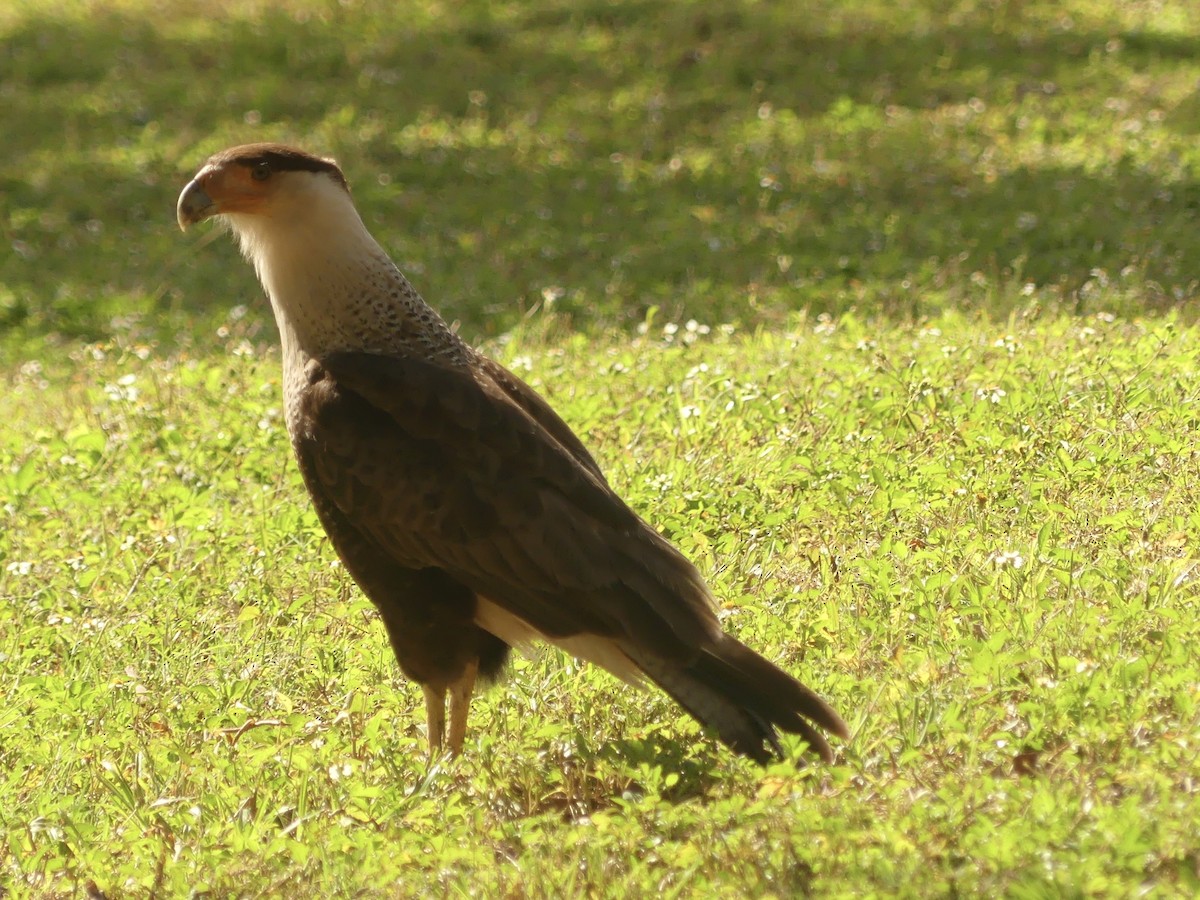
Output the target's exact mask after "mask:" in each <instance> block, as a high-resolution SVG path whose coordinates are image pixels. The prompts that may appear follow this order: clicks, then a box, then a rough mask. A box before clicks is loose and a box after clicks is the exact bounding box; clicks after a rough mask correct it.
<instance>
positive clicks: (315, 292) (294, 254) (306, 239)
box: [226, 172, 404, 360]
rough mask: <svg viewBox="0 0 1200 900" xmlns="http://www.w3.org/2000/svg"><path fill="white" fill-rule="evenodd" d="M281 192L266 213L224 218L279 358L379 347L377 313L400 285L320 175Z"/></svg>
mask: <svg viewBox="0 0 1200 900" xmlns="http://www.w3.org/2000/svg"><path fill="white" fill-rule="evenodd" d="M283 177H287V178H289V179H290V180H291V181H292V184H289V185H288V190H287V191H286V192H283V191H280V192H278V193H279V194H280V195H282V196H281V197H280V198H279V199H278V200H277V202H275V203H274V205H273V206H272V207H271V209H270V210H268V211H266V212H265V213H256V214H254V215H247V214H240V213H232V214H227V215H226V218H227V219H228V220H229V224H230V225H231V227H232V228H233V231H234V233H235V234H236V235H237V238H238V243H239V244H240V246H241V249H242V253H243V254H245V256H246V258H247V259H248V260H250V262H251V263H253V264H254V270H255V272H257V273H258V280H259V281H260V282H261V283H262V286H263V289H264V290H265V291H266V292H267V296H268V297H269V298H270V301H271V306H272V308H273V310H274V312H275V321H276V323H277V324H278V325H279V332H280V338H281V340H282V342H283V350H284V357H285V360H287V358H288V357H289V356H293V355H295V353H296V352H297V351H299V353H300V354H302V355H303V356H304V357H313V356H320V355H322V354H325V353H327V352H330V351H333V350H360V349H386V348H375V347H372V346H371V345H373V344H376V343H378V335H377V334H374V333H372V332H375V331H377V325H376V322H377V319H376V318H375V316H374V315H372V314H369V313H370V312H372V311H371V310H369V309H368V307H375V308H376V311H377V308H378V305H379V300H380V298H381V297H386V296H387V294H388V293H389V291H388V288H389V287H392V286H393V285H398V284H400V283H403V282H404V278H403V276H402V275H401V274H400V272H399V271H398V270H397V269H396V267H395V266H394V265H393V264H392V262H391V260H390V259H389V258H388V256H387V254H386V253H385V252H384V251H383V248H381V247H380V246H379V244H378V243H376V241H375V239H374V238H373V237H371V234H370V232H368V231H367V228H366V226H365V225H364V224H363V221H362V219H361V217H360V216H359V215H358V211H357V210H356V209H355V208H354V203H353V201H352V200H351V199H350V194H349V193H348V192H347V191H346V190H345V189H344V188H343V187H342V186H341V185H339V184H336V183H335V182H334V181H333V180H332V179H330V178H329V177H328V176H326V175H324V174H322V173H310V172H289V173H287V174H286V175H284V176H283Z"/></svg>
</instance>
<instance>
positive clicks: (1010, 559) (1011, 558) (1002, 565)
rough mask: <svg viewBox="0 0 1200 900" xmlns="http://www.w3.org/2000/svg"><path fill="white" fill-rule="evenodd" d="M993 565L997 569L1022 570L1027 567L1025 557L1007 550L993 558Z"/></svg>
mask: <svg viewBox="0 0 1200 900" xmlns="http://www.w3.org/2000/svg"><path fill="white" fill-rule="evenodd" d="M992 564H993V565H994V566H995V567H996V568H997V569H1006V568H1008V569H1020V568H1021V567H1022V566H1024V565H1025V557H1023V556H1022V555H1021V554H1020V553H1018V552H1016V551H1015V550H1005V551H1004V552H1003V553H996V554H994V555H993V556H992Z"/></svg>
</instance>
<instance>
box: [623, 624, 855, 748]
mask: <svg viewBox="0 0 1200 900" xmlns="http://www.w3.org/2000/svg"><path fill="white" fill-rule="evenodd" d="M622 649H623V650H624V652H625V654H626V655H628V656H629V658H630V659H632V660H633V661H634V663H636V664H637V666H638V667H639V668H640V669H641V670H642V671H643V672H645V673H646V675H647V676H649V677H650V678H651V679H652V680H653V681H654V682H655V683H656V684H658V686H659V687H661V688H662V689H663V690H664V691H666V692H667V693H668V694H670V695H671V697H673V698H674V699H675V701H676V702H677V703H679V705H680V706H682V707H683V708H684V709H685V710H687V711H688V713H690V714H691V716H692V717H693V718H694V719H696V721H698V722H700V724H702V725H705V726H707V727H708V728H711V729H712V730H713V731H714V732H715V733H716V736H717V738H718V739H719V740H721V741H722V742H723V743H725V744H727V745H729V746H730V747H731V748H733V749H734V750H736V751H737V752H739V753H743V754H745V755H746V756H749V757H751V758H752V759H754V760H757V761H758V762H767V761H768V760H769V759H770V758H771V756H772V755H775V756H782V755H783V751H782V748H781V747H780V746H779V738H778V734H777V732H776V728H779V729H782V730H783V731H787V732H791V733H793V734H799V735H800V736H801V737H803V738H804V740H805V741H807V742H808V745H809V747H811V748H812V749H813V750H814V751H816V752H817V753H819V754H820V755H821V758H822V759H824V760H825V761H826V762H828V761H830V760H832V759H833V751H832V750H831V749H830V747H829V743H828V741H826V740H825V737H824V736H823V735H822V734H821V732H820V731H818V730H817V727H815V726H819V727H820V728H823V729H825V731H827V732H829V733H830V734H835V735H837V736H838V737H841V738H847V737H849V729H847V727H846V723H845V722H843V721H842V718H841V716H839V715H838V714H837V713H836V712H834V710H833V708H832V707H831V706H830V705H829V704H828V703H826V702H825V701H824V700H822V699H821V698H820V697H818V696H817V695H816V693H814V692H813V691H812V690H810V689H809V688H807V687H805V686H804V685H802V684H801V683H800V682H799V681H797V680H796V679H795V678H793V677H792V676H791V675H788V674H787V673H786V672H784V671H783V670H782V669H780V668H778V667H777V666H775V665H774V664H772V663H770V662H768V661H767V660H765V659H763V657H761V656H759V655H758V654H757V653H755V652H754V651H753V650H751V649H750V648H749V647H747V646H746V645H745V644H742V643H741V642H739V641H738V640H736V639H735V638H732V637H730V636H729V635H727V634H722V635H720V636H719V637H718V638H717V639H716V640H715V641H713V643H712V644H711V645H710V646H709V647H707V648H706V649H705V650H703V651H702V652H701V653H700V655H699V656H698V657H696V658H695V659H694V660H693V661H691V662H690V663H683V662H678V661H674V660H669V659H664V658H663V657H660V656H657V655H655V654H653V653H648V652H646V651H645V650H644V649H641V648H637V647H632V646H625V647H622Z"/></svg>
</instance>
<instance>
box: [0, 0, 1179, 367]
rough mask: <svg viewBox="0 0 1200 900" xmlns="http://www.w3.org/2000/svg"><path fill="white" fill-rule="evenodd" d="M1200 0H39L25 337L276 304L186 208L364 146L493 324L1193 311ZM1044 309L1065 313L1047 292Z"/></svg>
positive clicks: (362, 192) (5, 176) (135, 328)
mask: <svg viewBox="0 0 1200 900" xmlns="http://www.w3.org/2000/svg"><path fill="white" fill-rule="evenodd" d="M1198 35H1200V10H1198V8H1197V5H1196V4H1195V3H1193V2H1192V0H1119V2H1118V0H1108V2H1103V0H1066V2H1048V0H887V2H881V0H805V2H803V3H795V2H782V0H781V2H753V0H733V2H730V0H690V2H676V0H671V2H667V0H619V2H582V3H581V2H575V0H520V2H482V0H470V2H463V3H456V4H451V5H445V4H443V3H440V2H436V0H413V2H403V3H396V2H392V0H359V2H356V0H338V2H334V0H286V2H249V0H206V2H202V3H199V4H197V3H194V2H186V3H185V2H182V0H157V2H152V0H113V2H94V0H93V2H89V0H58V2H43V0H13V2H9V3H7V4H5V6H4V8H3V10H0V133H3V134H4V136H5V137H4V152H3V154H2V155H0V229H2V231H3V233H2V235H0V237H2V238H3V245H4V247H3V253H0V329H2V332H0V333H2V334H3V336H4V337H3V339H0V353H2V354H3V357H2V360H3V361H7V362H8V363H9V364H12V363H14V362H17V361H19V360H21V359H24V358H26V357H28V356H30V355H31V354H36V353H38V352H40V350H39V348H41V347H42V346H44V345H45V344H47V342H49V343H50V344H54V343H58V342H62V341H64V340H66V341H71V342H74V341H76V340H78V339H82V340H87V341H93V340H95V341H110V340H115V341H118V342H154V341H158V342H166V343H169V344H171V345H176V346H177V345H179V344H184V345H187V344H195V343H197V342H198V343H199V345H201V346H203V345H205V344H206V343H208V342H211V341H213V340H214V338H213V337H212V335H213V332H214V331H215V329H216V328H217V326H218V325H219V324H220V323H221V322H224V321H225V320H226V319H227V316H228V311H229V310H230V309H231V308H234V307H239V306H245V307H246V308H247V312H246V316H245V318H244V321H245V326H244V327H245V328H246V329H247V330H248V331H249V332H250V333H252V334H260V333H261V335H262V338H263V339H264V340H266V339H267V338H268V337H269V332H265V333H264V332H262V326H263V325H264V322H265V317H266V316H267V315H268V313H267V309H266V306H265V304H264V303H262V302H260V298H259V291H258V288H257V286H256V285H255V284H254V282H253V280H252V276H251V274H250V272H249V270H248V269H247V268H246V267H245V266H244V265H243V264H242V263H241V261H240V260H238V259H237V258H236V250H235V249H234V248H233V247H232V246H231V245H229V244H228V242H226V241H219V242H218V244H219V246H218V247H213V248H208V249H205V250H204V251H203V252H200V251H199V249H198V247H197V245H196V238H194V237H192V236H190V235H189V236H188V237H183V236H181V235H180V234H179V233H178V231H177V230H176V227H175V223H174V202H175V197H176V195H177V193H178V191H179V189H180V187H181V186H182V185H183V184H184V183H185V182H186V181H187V179H188V178H189V177H190V175H191V173H192V172H194V170H195V169H196V168H197V167H198V166H199V165H200V164H201V163H202V161H203V160H204V158H205V157H206V156H207V155H208V154H209V153H210V152H213V151H215V150H218V149H221V148H222V147H224V146H226V145H229V144H232V143H240V142H245V141H251V140H260V139H278V140H285V141H290V142H294V143H297V144H300V145H302V146H304V147H306V148H308V149H310V150H313V151H316V152H322V153H329V154H332V155H335V156H336V157H337V158H338V159H339V161H340V162H341V163H342V165H343V167H344V169H345V171H346V173H347V175H348V177H349V178H350V180H351V183H352V185H353V187H354V191H355V194H356V197H357V199H358V203H359V206H360V208H361V210H362V212H363V215H364V218H365V219H366V220H367V222H368V224H369V226H370V227H371V228H372V230H373V231H374V232H375V234H376V236H377V237H378V238H379V239H380V240H381V242H382V243H383V244H384V246H385V247H387V248H388V249H389V250H390V251H391V252H392V253H393V255H394V257H395V258H396V260H397V262H398V263H399V264H400V266H401V267H402V268H403V269H404V270H405V271H406V272H407V273H408V274H409V276H410V277H411V278H412V280H413V281H414V282H415V283H416V284H417V286H418V288H419V289H420V290H422V292H423V293H424V294H425V296H426V297H427V299H429V300H430V301H431V302H433V303H434V304H435V305H437V306H438V307H439V308H440V309H441V310H442V311H443V313H444V314H445V315H446V316H447V318H450V319H455V320H459V321H460V322H461V324H462V328H463V333H464V334H465V335H466V336H467V337H468V338H471V339H476V338H480V337H484V336H487V335H489V334H496V333H499V332H502V331H504V330H506V329H509V328H511V327H512V326H513V325H514V324H516V323H517V322H519V321H520V320H521V318H522V317H523V316H529V315H532V314H534V313H535V312H537V311H541V310H545V309H547V308H551V309H553V310H554V311H555V312H556V313H557V314H558V317H557V321H560V322H562V323H564V324H566V325H569V326H571V327H574V328H578V329H584V330H588V329H593V328H607V327H613V326H616V327H622V328H631V327H634V326H635V325H636V324H637V323H639V322H641V321H643V320H644V319H645V317H646V315H647V314H648V311H649V310H651V309H654V308H657V309H658V310H659V311H660V312H659V315H660V316H661V317H666V318H681V319H682V318H688V317H694V318H696V319H698V320H700V321H701V322H705V323H717V322H727V321H733V322H739V323H741V324H747V325H757V324H770V323H772V322H774V321H777V320H779V319H781V318H782V317H783V316H784V315H786V313H787V312H789V311H792V310H795V309H800V308H807V309H810V310H812V311H814V312H823V311H828V312H833V313H836V312H841V311H845V310H850V309H853V310H856V311H858V312H859V313H860V314H867V315H877V314H878V315H884V316H889V317H890V316H898V317H906V318H920V317H922V316H926V315H933V314H936V313H937V312H938V311H940V310H942V309H944V308H946V307H949V306H956V307H965V308H969V309H975V308H978V309H982V310H985V311H987V312H988V313H989V314H991V315H997V316H999V315H1004V314H1006V312H1007V311H1008V310H1010V309H1011V308H1013V307H1014V306H1017V305H1028V304H1030V303H1037V304H1043V305H1051V304H1052V305H1056V306H1058V307H1060V308H1066V309H1068V310H1071V311H1075V310H1079V311H1095V310H1097V309H1112V308H1115V309H1116V311H1118V312H1138V311H1141V310H1146V311H1150V312H1153V311H1158V310H1163V309H1166V308H1169V307H1176V306H1180V307H1183V308H1185V309H1186V308H1187V306H1188V305H1189V301H1191V300H1192V299H1194V297H1195V295H1196V293H1197V283H1198V282H1200V230H1198V229H1197V228H1196V219H1197V206H1198V205H1200V181H1198V178H1200V176H1198V172H1200V142H1198V141H1197V135H1198V132H1200V96H1198V94H1197V85H1198V84H1200V43H1198ZM1030 298H1032V299H1030Z"/></svg>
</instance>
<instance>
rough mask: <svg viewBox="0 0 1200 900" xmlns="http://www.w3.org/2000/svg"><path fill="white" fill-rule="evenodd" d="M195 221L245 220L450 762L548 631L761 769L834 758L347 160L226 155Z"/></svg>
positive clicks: (351, 547) (310, 406) (332, 509)
mask: <svg viewBox="0 0 1200 900" xmlns="http://www.w3.org/2000/svg"><path fill="white" fill-rule="evenodd" d="M177 213H178V218H179V224H180V226H181V227H182V228H185V229H186V228H187V227H188V226H189V225H194V224H195V223H197V222H200V221H201V220H203V219H207V218H209V217H211V216H217V217H219V218H221V219H224V220H225V222H227V223H228V225H229V226H230V227H231V228H232V230H233V233H234V234H235V235H236V236H237V240H238V243H239V244H240V245H241V249H242V252H243V254H245V256H246V258H247V259H248V260H249V261H250V262H251V263H253V264H254V269H255V271H256V272H257V273H258V278H259V280H260V281H261V282H262V286H263V288H264V289H265V290H266V293H267V297H268V298H269V299H270V302H271V307H272V309H273V310H274V312H275V321H276V323H277V324H278V326H279V335H280V338H281V341H282V344H283V395H284V408H285V415H286V419H287V429H288V433H289V435H290V436H291V439H292V447H293V448H294V450H295V452H296V458H297V460H298V461H299V463H300V471H301V473H302V474H303V477H304V482H305V484H306V485H307V487H308V491H309V494H310V495H311V496H312V501H313V505H314V506H315V507H316V511H317V515H318V516H319V517H320V519H321V523H322V525H324V527H325V531H326V532H327V533H328V535H329V538H330V540H331V541H332V542H333V546H334V548H335V549H336V550H337V552H338V555H339V556H340V557H341V559H342V562H343V563H345V566H346V569H347V570H348V571H349V572H350V574H351V576H353V578H354V580H355V581H356V582H357V583H358V584H359V586H360V587H361V588H362V589H363V591H365V592H366V594H367V596H368V597H370V598H371V600H372V601H373V602H374V604H375V606H376V607H378V609H379V614H380V616H381V617H382V619H383V623H384V626H385V627H386V628H387V633H388V637H389V638H390V639H391V644H392V648H393V650H394V651H395V654H396V659H397V661H398V662H399V664H400V668H401V669H402V670H403V671H404V673H405V674H406V675H407V676H408V677H410V678H412V679H413V680H414V681H416V682H418V683H419V684H420V685H421V688H422V690H423V691H424V693H425V707H426V712H427V714H428V737H429V746H430V752H431V753H436V752H438V751H439V750H441V748H442V747H443V746H444V744H448V745H449V750H450V752H451V753H458V752H459V751H460V750H461V749H462V746H463V740H464V737H465V735H466V725H467V712H468V708H469V705H470V700H471V693H472V691H473V690H474V687H475V681H476V679H477V678H483V679H488V678H494V677H495V676H496V675H497V674H498V673H499V671H500V669H501V667H502V666H503V664H504V661H505V658H506V656H507V654H508V651H509V647H511V646H517V647H527V646H528V645H529V644H530V643H531V642H533V641H534V640H535V639H539V640H545V641H548V642H550V643H551V644H554V645H555V646H558V647H561V648H562V649H564V650H566V651H567V652H568V653H571V654H574V655H575V656H577V657H580V658H582V659H585V660H588V661H590V662H593V663H595V664H597V665H599V666H602V667H603V668H605V669H607V670H608V671H609V672H612V673H613V674H614V675H616V676H617V677H619V678H622V679H624V680H625V681H627V682H630V683H632V684H635V685H636V684H642V683H643V682H645V681H646V680H647V679H648V680H650V681H653V682H654V683H656V684H657V685H659V687H661V688H662V689H663V690H664V691H666V692H667V693H668V694H670V695H671V696H672V697H673V698H674V699H675V700H676V701H678V702H679V704H680V705H681V706H682V707H683V708H684V709H686V710H687V711H688V712H689V713H690V714H691V715H692V716H694V717H695V718H696V719H698V720H699V721H700V722H701V723H703V724H704V725H706V726H707V727H709V728H710V729H712V731H713V732H714V733H715V734H716V736H717V737H718V738H719V739H720V740H721V741H723V742H724V743H726V744H728V745H729V746H730V747H732V748H733V749H734V750H737V751H739V752H741V753H744V754H746V755H748V756H750V757H753V758H754V759H756V760H760V761H762V760H766V759H768V758H769V757H770V755H771V754H772V753H779V752H781V751H780V746H779V742H778V739H777V736H776V729H777V728H779V729H783V730H784V731H789V732H795V733H798V734H800V735H802V736H803V737H804V739H805V740H806V741H807V742H808V744H809V745H810V747H812V748H813V749H814V750H816V752H818V753H819V754H820V755H821V756H822V757H824V758H825V759H829V758H830V757H831V751H830V748H829V744H828V743H827V742H826V740H825V738H824V737H823V736H822V734H821V733H820V731H819V730H818V728H820V729H824V730H825V731H828V732H831V733H833V734H836V735H839V736H841V737H846V736H847V729H846V725H845V723H843V721H842V720H841V718H840V717H839V716H838V714H837V713H836V712H834V711H833V709H831V708H830V707H829V706H828V705H827V704H826V703H825V702H824V701H823V700H822V699H821V698H820V697H818V696H817V695H816V694H815V693H814V692H813V691H811V690H810V689H809V688H807V687H805V686H804V685H802V684H801V683H800V682H798V681H796V680H795V679H794V678H792V677H791V676H790V675H788V674H786V673H785V672H783V671H782V670H780V669H778V668H776V667H775V666H774V665H772V664H771V663H770V662H768V661H767V660H765V659H764V658H763V657H761V656H759V655H758V654H757V653H755V652H754V651H753V650H751V649H749V648H748V647H746V646H745V645H743V644H741V643H740V642H739V641H737V640H736V639H734V638H733V637H731V636H729V635H727V634H725V633H724V632H723V631H722V630H721V627H720V625H719V624H718V621H717V617H716V615H715V613H714V602H713V597H712V595H711V594H710V592H709V590H708V588H707V587H706V586H705V584H704V581H703V580H702V579H701V577H700V574H699V572H697V571H696V569H695V567H694V566H692V564H691V563H690V562H688V561H687V560H686V559H685V558H684V557H683V555H682V554H680V553H679V551H677V550H676V549H675V548H674V547H673V546H672V545H671V544H670V543H668V542H667V541H666V540H665V539H664V538H663V537H661V536H660V535H659V534H658V533H657V532H656V531H655V530H654V529H653V528H651V527H650V526H648V525H647V524H646V523H645V522H643V521H642V519H641V518H639V517H638V515H637V513H635V512H633V511H632V510H631V509H630V508H629V507H628V506H626V505H625V503H624V502H622V500H621V498H620V497H618V496H617V495H616V493H615V492H614V491H613V489H612V488H611V487H610V486H609V484H608V482H607V481H606V480H605V478H604V475H603V473H602V472H601V471H600V469H599V467H598V466H597V465H596V462H595V460H593V459H592V457H591V455H590V454H589V453H588V451H587V450H586V449H585V448H584V446H583V444H582V443H581V442H580V441H579V439H578V438H577V437H576V436H575V435H574V433H572V431H571V429H570V428H568V427H567V425H566V424H565V423H564V422H563V421H562V419H560V418H559V417H558V416H557V415H556V414H555V412H554V410H552V409H551V408H550V406H549V405H548V404H547V403H546V402H545V401H544V400H543V399H542V398H541V397H539V396H538V395H537V394H536V393H535V392H534V391H533V390H532V389H531V388H530V387H529V386H528V385H526V384H525V383H524V382H522V381H521V380H520V379H519V378H517V377H516V376H515V375H513V374H512V373H510V372H509V371H507V370H506V369H505V368H504V367H503V366H501V365H499V364H498V363H495V362H493V361H492V360H490V359H488V358H487V357H485V356H483V355H482V354H480V353H478V352H477V351H475V350H474V349H473V348H471V347H470V346H469V345H467V344H466V343H464V342H463V341H462V340H461V339H460V338H458V337H457V336H456V335H455V334H454V332H453V331H451V330H450V328H449V327H447V325H446V323H445V322H444V321H443V320H442V318H441V317H440V316H439V315H438V314H437V313H436V312H435V311H434V310H433V309H432V308H431V307H430V306H428V305H427V304H426V303H425V302H424V301H423V300H422V299H421V297H420V295H418V294H417V292H416V291H415V290H414V289H413V287H412V285H410V284H409V283H408V280H407V279H406V278H405V277H404V276H403V275H402V274H401V273H400V271H399V270H398V269H397V268H396V266H395V265H394V264H393V263H392V261H391V260H390V259H389V258H388V255H387V254H386V253H385V252H384V251H383V249H382V248H381V247H380V246H379V244H377V243H376V242H375V240H374V239H373V238H372V237H371V235H370V234H369V233H368V232H367V229H366V227H365V226H364V225H363V222H362V219H361V218H359V215H358V212H357V210H356V209H355V207H354V203H353V201H352V200H351V198H350V191H349V189H348V187H347V184H346V178H345V176H344V175H343V174H342V172H341V170H340V169H339V168H338V166H337V165H336V164H335V163H334V162H333V161H331V160H328V159H323V158H320V157H317V156H313V155H311V154H309V153H306V152H304V151H302V150H296V149H293V148H291V147H287V146H283V145H279V144H250V145H247V146H242V147H233V148H231V149H229V150H226V151H224V152H222V153H218V154H217V155H215V156H213V157H212V158H211V159H209V160H208V162H207V163H205V164H204V167H203V168H201V169H200V171H199V172H198V173H197V174H196V177H195V178H193V179H192V181H191V182H190V183H189V184H188V185H187V187H185V188H184V189H183V193H182V194H180V196H179V204H178V208H177ZM447 694H449V695H450V727H449V734H448V735H447V734H445V732H446V727H445V718H446V710H445V707H446V695H447Z"/></svg>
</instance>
